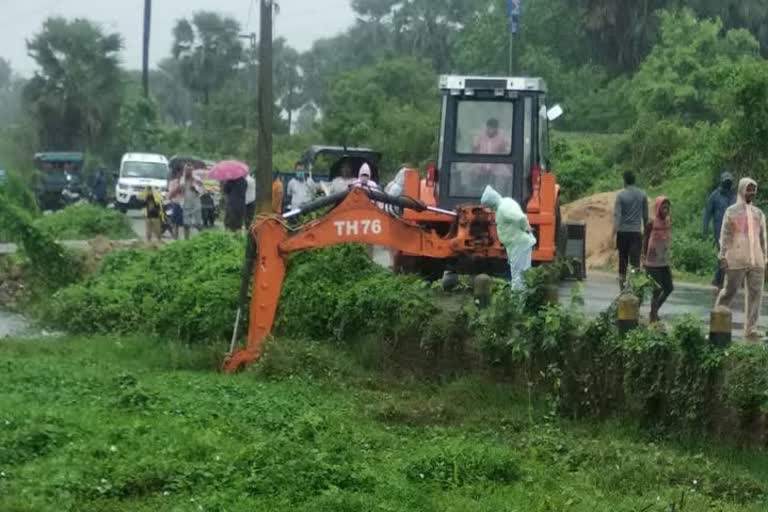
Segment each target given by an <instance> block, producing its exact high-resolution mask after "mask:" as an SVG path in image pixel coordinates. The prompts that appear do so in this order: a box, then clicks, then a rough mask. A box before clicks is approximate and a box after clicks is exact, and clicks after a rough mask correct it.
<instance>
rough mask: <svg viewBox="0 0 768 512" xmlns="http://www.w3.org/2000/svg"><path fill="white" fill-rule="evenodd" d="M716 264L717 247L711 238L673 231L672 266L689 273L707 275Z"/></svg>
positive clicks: (712, 270)
mask: <svg viewBox="0 0 768 512" xmlns="http://www.w3.org/2000/svg"><path fill="white" fill-rule="evenodd" d="M716 265H717V248H716V247H715V244H714V242H713V241H712V240H711V239H702V238H701V237H700V236H694V235H692V234H691V233H675V234H674V235H673V237H672V268H674V269H676V270H682V271H683V272H690V273H691V274H698V275H704V276H706V275H708V274H711V273H712V272H714V270H715V267H716Z"/></svg>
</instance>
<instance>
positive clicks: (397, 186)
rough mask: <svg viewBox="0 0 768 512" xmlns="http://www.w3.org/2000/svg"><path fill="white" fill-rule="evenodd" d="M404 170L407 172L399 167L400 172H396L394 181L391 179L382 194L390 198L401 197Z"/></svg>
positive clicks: (403, 186) (403, 184)
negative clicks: (390, 196)
mask: <svg viewBox="0 0 768 512" xmlns="http://www.w3.org/2000/svg"><path fill="white" fill-rule="evenodd" d="M406 170H407V168H406V167H401V168H400V170H399V171H397V174H396V175H395V179H393V180H392V181H390V182H389V183H388V184H387V186H386V188H385V189H384V192H386V193H387V194H389V195H392V196H399V195H402V193H403V189H404V188H405V171H406Z"/></svg>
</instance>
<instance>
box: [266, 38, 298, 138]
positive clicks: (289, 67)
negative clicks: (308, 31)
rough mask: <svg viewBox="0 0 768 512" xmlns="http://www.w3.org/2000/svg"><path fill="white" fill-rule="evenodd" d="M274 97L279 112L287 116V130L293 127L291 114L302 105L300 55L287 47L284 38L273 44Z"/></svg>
mask: <svg viewBox="0 0 768 512" xmlns="http://www.w3.org/2000/svg"><path fill="white" fill-rule="evenodd" d="M273 55H274V56H273V61H272V66H273V68H274V77H275V84H274V96H275V99H276V102H277V104H278V106H279V107H280V109H281V110H283V111H285V112H286V113H287V115H288V126H289V129H290V127H291V126H292V125H293V112H294V111H295V110H298V109H299V108H301V106H302V105H304V103H305V102H306V101H305V96H304V77H303V75H302V74H301V68H300V65H299V64H300V55H299V52H297V51H296V50H295V49H293V48H291V47H290V46H288V44H287V42H286V41H285V39H284V38H278V39H276V40H275V41H274V44H273Z"/></svg>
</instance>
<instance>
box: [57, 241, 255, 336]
mask: <svg viewBox="0 0 768 512" xmlns="http://www.w3.org/2000/svg"><path fill="white" fill-rule="evenodd" d="M243 254H244V243H243V240H242V239H241V238H238V237H235V236H232V235H229V234H225V233H205V234H203V235H200V236H199V237H196V238H194V239H193V240H191V241H189V242H179V243H174V244H169V245H166V246H165V247H163V248H162V249H160V250H158V251H155V252H146V251H133V250H131V251H123V252H117V253H114V254H112V255H110V256H109V257H108V258H107V260H106V261H105V263H104V266H103V267H102V269H101V270H100V271H99V273H97V274H96V275H94V276H92V277H90V278H88V279H87V280H86V281H85V282H83V283H80V284H76V285H73V286H70V287H68V288H65V289H63V290H61V291H59V292H58V293H56V294H55V295H54V296H53V297H52V298H51V300H50V301H49V302H48V304H47V307H46V308H45V317H46V320H47V321H48V322H51V323H53V324H55V325H56V326H58V327H59V328H62V329H65V330H67V331H71V332H79V333H106V332H122V333H142V334H158V335H163V336H167V337H170V338H175V339H180V340H183V341H202V340H212V339H219V338H225V337H226V336H227V335H229V334H231V329H232V322H233V319H234V313H235V311H236V309H237V298H238V286H239V282H240V269H241V267H242V260H243Z"/></svg>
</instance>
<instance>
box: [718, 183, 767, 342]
mask: <svg viewBox="0 0 768 512" xmlns="http://www.w3.org/2000/svg"><path fill="white" fill-rule="evenodd" d="M756 195H757V183H756V182H755V181H754V180H753V179H751V178H743V179H742V180H741V181H739V189H738V197H737V199H736V204H735V205H733V206H731V207H729V208H728V209H727V210H726V211H725V216H724V218H723V227H722V230H721V232H720V255H719V259H720V265H721V267H722V268H723V270H724V271H725V285H724V286H723V289H722V290H721V291H720V295H719V296H718V298H717V307H725V308H728V309H730V308H731V304H732V302H733V298H734V297H735V296H736V294H737V293H738V292H739V289H741V286H742V284H744V282H745V280H746V285H747V292H746V302H745V306H744V309H745V310H746V316H747V321H746V325H745V326H744V334H745V335H746V338H747V340H750V341H760V340H762V339H763V337H764V335H763V334H762V333H760V332H758V330H757V322H758V320H759V319H760V308H761V306H762V301H763V287H764V284H765V264H766V232H765V214H763V212H762V210H760V208H758V207H757V206H755V205H754V201H755V196H756Z"/></svg>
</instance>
